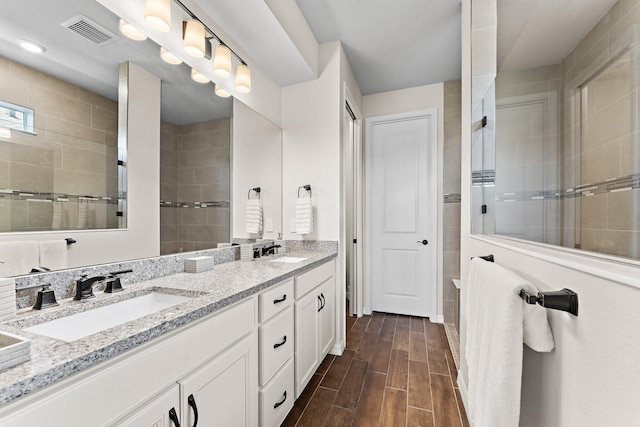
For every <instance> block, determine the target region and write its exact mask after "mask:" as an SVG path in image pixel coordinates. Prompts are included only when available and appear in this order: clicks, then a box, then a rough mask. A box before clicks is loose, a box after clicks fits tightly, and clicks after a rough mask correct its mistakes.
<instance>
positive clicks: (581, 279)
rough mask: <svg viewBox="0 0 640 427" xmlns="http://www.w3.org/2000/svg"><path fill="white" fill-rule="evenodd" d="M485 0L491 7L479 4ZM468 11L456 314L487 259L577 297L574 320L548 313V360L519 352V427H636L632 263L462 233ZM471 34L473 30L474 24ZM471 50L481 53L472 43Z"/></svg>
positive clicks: (638, 342) (466, 188) (638, 335)
mask: <svg viewBox="0 0 640 427" xmlns="http://www.w3.org/2000/svg"><path fill="white" fill-rule="evenodd" d="M487 1H490V2H491V3H492V4H486V3H487ZM476 3H482V5H481V6H482V11H484V12H485V13H482V14H483V15H485V16H486V15H487V13H486V12H487V11H491V10H492V7H493V10H494V12H495V0H483V2H475V1H474V7H475V5H476ZM479 6H480V5H479ZM478 12H479V13H480V10H478ZM471 13H472V12H471V1H470V0H466V1H464V2H463V10H462V17H463V21H462V78H463V80H462V84H463V86H462V107H463V110H462V113H463V115H462V147H463V148H462V212H461V214H462V224H461V227H462V231H461V278H462V283H461V289H462V302H461V306H462V307H463V308H464V304H465V303H466V300H465V295H466V286H467V273H468V268H469V260H470V258H471V257H472V256H476V255H486V254H490V253H492V254H494V255H495V257H496V262H497V263H499V264H501V265H503V266H506V267H508V268H511V269H513V270H515V271H517V272H518V273H519V274H521V275H522V276H524V277H525V278H527V279H529V280H530V281H532V282H533V284H534V285H536V286H537V287H538V288H539V289H540V290H558V289H562V288H564V287H566V288H569V289H572V290H573V291H575V292H577V293H578V296H579V303H580V307H579V316H578V317H573V316H571V315H569V314H567V313H563V312H559V311H553V310H548V317H549V321H550V324H551V328H552V330H553V334H554V339H555V343H556V348H555V350H554V351H553V352H551V353H548V354H536V353H533V352H531V351H530V350H528V349H526V350H525V356H524V366H523V370H524V376H523V389H522V405H521V406H522V407H521V421H520V425H521V426H523V427H524V426H526V427H528V426H539V427H574V426H577V427H590V426H635V425H639V424H638V423H639V420H640V393H639V392H640V364H639V363H638V360H639V358H640V316H639V315H638V308H637V306H638V302H640V280H639V279H638V277H639V274H638V273H640V266H639V265H638V263H633V264H630V263H628V264H621V263H615V262H611V261H607V260H604V259H599V258H595V257H589V256H587V255H581V254H577V253H576V252H572V251H569V250H561V249H558V248H553V247H546V246H543V245H536V244H533V243H528V242H524V241H522V242H517V241H510V240H507V239H501V238H495V237H491V238H488V237H487V238H484V237H481V236H472V235H470V226H469V224H470V220H471V218H470V214H469V212H470V206H471V200H470V182H471V174H470V170H471V163H470V149H469V147H470V145H471V137H472V135H471V122H472V116H471V113H472V111H471V106H472V102H473V100H472V96H471V95H472V87H471V79H472V74H471V73H472V68H471V63H472V61H471V50H470V49H471V39H472V36H471V28H472V26H471V21H470V16H471ZM494 19H495V18H494ZM475 29H478V30H479V31H480V30H481V28H479V27H477V26H474V30H475ZM474 47H476V48H481V49H482V51H483V52H486V49H485V47H484V46H479V44H478V41H477V40H476V39H474ZM489 50H490V49H489ZM474 89H475V88H474ZM474 99H475V97H474ZM466 322H467V319H466V316H465V313H464V310H463V311H462V313H461V321H460V323H461V355H462V358H461V362H462V367H461V370H460V375H459V378H458V383H459V384H460V386H461V392H462V394H463V397H464V394H465V387H466V384H467V381H468V379H467V364H466V361H465V358H464V346H465V343H466V339H465V333H466V329H467V328H466Z"/></svg>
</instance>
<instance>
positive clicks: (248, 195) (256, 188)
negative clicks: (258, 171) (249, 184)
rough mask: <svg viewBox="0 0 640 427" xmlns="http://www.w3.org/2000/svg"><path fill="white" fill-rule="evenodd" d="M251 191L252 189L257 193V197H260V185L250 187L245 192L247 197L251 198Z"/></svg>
mask: <svg viewBox="0 0 640 427" xmlns="http://www.w3.org/2000/svg"><path fill="white" fill-rule="evenodd" d="M252 191H254V192H255V193H256V194H257V195H258V199H260V187H255V188H250V189H249V191H248V192H247V199H249V200H251V192H252Z"/></svg>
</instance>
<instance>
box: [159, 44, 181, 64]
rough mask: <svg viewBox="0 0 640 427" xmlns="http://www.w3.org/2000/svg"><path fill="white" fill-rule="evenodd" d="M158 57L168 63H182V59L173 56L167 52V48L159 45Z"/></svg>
mask: <svg viewBox="0 0 640 427" xmlns="http://www.w3.org/2000/svg"><path fill="white" fill-rule="evenodd" d="M160 58H162V60H163V61H164V62H166V63H168V64H171V65H178V64H182V59H180V58H178V57H177V56H175V55H174V54H173V53H171V52H169V51H168V50H167V49H165V48H163V47H161V48H160Z"/></svg>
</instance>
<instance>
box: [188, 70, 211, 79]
mask: <svg viewBox="0 0 640 427" xmlns="http://www.w3.org/2000/svg"><path fill="white" fill-rule="evenodd" d="M191 78H192V79H193V80H195V81H196V82H198V83H209V82H210V81H211V80H209V79H208V78H206V77H205V76H203V75H202V74H200V71H198V70H196V69H195V68H192V69H191Z"/></svg>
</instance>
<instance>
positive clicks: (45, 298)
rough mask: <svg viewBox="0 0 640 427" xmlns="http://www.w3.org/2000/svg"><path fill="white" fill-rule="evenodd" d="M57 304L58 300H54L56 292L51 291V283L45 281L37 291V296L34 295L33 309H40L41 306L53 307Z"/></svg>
mask: <svg viewBox="0 0 640 427" xmlns="http://www.w3.org/2000/svg"><path fill="white" fill-rule="evenodd" d="M57 305H58V301H56V294H55V293H54V292H53V289H51V283H47V284H46V285H44V286H43V287H42V289H41V290H39V291H38V296H37V297H36V303H35V305H34V306H33V309H34V310H40V309H42V308H47V307H55V306H57Z"/></svg>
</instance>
